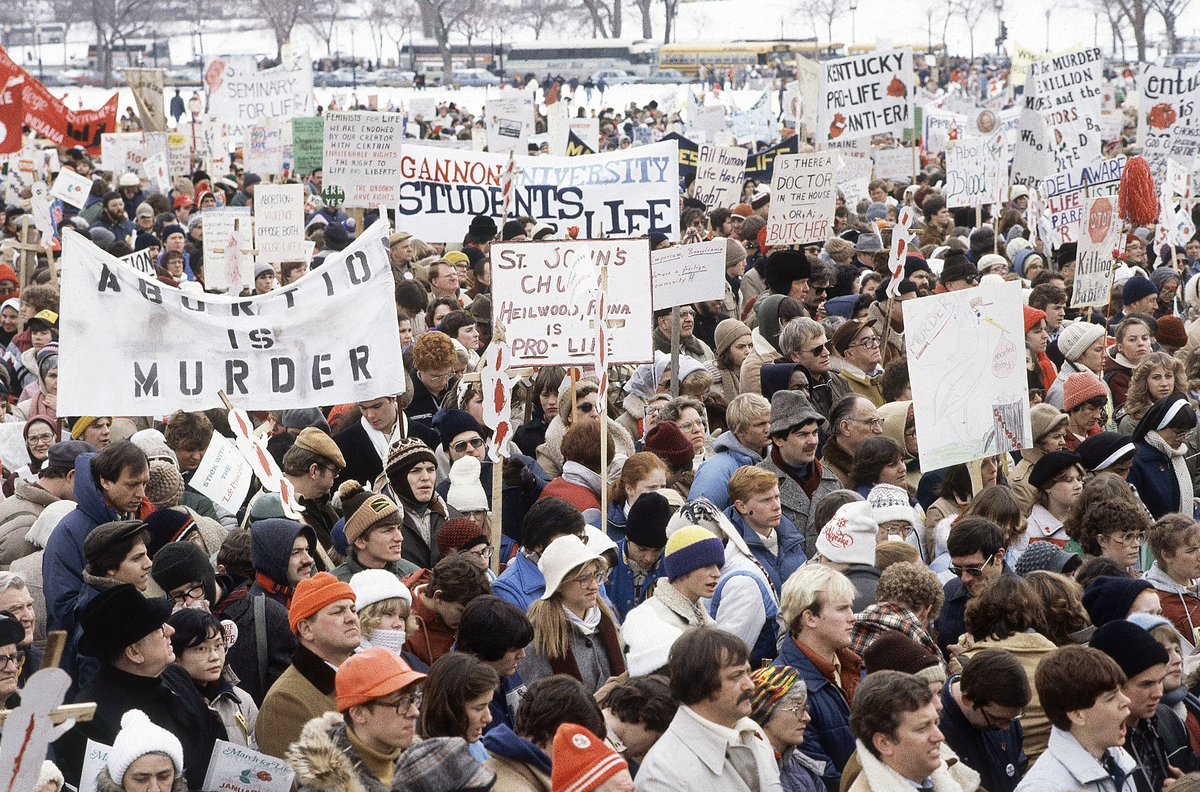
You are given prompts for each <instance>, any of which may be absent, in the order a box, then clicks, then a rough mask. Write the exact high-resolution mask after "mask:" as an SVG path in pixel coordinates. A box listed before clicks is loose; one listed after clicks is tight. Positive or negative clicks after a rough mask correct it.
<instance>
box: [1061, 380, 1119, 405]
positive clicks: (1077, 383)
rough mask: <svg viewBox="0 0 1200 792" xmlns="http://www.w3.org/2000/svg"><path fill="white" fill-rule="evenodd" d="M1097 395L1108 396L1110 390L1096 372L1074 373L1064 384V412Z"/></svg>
mask: <svg viewBox="0 0 1200 792" xmlns="http://www.w3.org/2000/svg"><path fill="white" fill-rule="evenodd" d="M1096 396H1104V397H1106V398H1107V396H1108V392H1107V391H1106V390H1104V384H1103V383H1101V382H1100V380H1099V379H1097V378H1096V375H1095V374H1093V373H1092V372H1090V371H1080V372H1077V373H1075V374H1072V375H1071V376H1069V377H1067V381H1066V382H1065V383H1064V384H1063V412H1070V411H1071V410H1074V409H1075V408H1076V407H1078V406H1079V405H1081V404H1083V403H1084V402H1085V401H1087V400H1088V399H1092V398H1095V397H1096Z"/></svg>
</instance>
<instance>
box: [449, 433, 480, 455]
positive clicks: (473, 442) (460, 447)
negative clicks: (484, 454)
mask: <svg viewBox="0 0 1200 792" xmlns="http://www.w3.org/2000/svg"><path fill="white" fill-rule="evenodd" d="M483 442H484V441H483V438H482V437H472V438H471V439H470V440H459V441H458V442H457V443H455V444H454V445H452V446H450V450H451V451H453V452H454V453H456V454H461V453H463V452H464V451H466V450H467V446H470V447H471V448H483Z"/></svg>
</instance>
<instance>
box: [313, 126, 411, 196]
mask: <svg viewBox="0 0 1200 792" xmlns="http://www.w3.org/2000/svg"><path fill="white" fill-rule="evenodd" d="M403 139H404V116H402V115H400V114H399V113H326V114H325V146H324V156H323V157H322V159H323V160H324V165H325V180H324V182H323V184H324V188H325V189H323V190H322V191H321V197H322V198H324V200H325V203H327V204H329V205H330V206H346V207H350V206H356V207H361V208H364V209H368V208H372V207H376V206H395V205H396V202H397V201H398V200H400V181H401V178H400V142H401V141H402V140H403Z"/></svg>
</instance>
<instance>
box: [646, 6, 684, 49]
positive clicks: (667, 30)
mask: <svg viewBox="0 0 1200 792" xmlns="http://www.w3.org/2000/svg"><path fill="white" fill-rule="evenodd" d="M663 5H664V6H665V7H666V25H665V26H664V30H663V44H670V43H671V30H672V29H673V28H674V27H675V17H677V16H679V0H663ZM646 38H649V36H647V37H646Z"/></svg>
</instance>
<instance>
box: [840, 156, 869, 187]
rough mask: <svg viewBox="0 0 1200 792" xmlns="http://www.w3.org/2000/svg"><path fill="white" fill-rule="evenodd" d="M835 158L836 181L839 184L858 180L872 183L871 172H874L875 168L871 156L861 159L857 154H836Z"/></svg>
mask: <svg viewBox="0 0 1200 792" xmlns="http://www.w3.org/2000/svg"><path fill="white" fill-rule="evenodd" d="M834 156H835V157H836V158H837V172H836V179H835V181H836V182H837V183H838V184H842V183H844V182H851V181H855V180H857V179H866V180H867V181H868V182H869V181H871V172H872V171H873V170H874V166H873V165H872V164H871V158H870V157H869V156H863V157H860V156H858V155H857V154H834Z"/></svg>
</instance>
